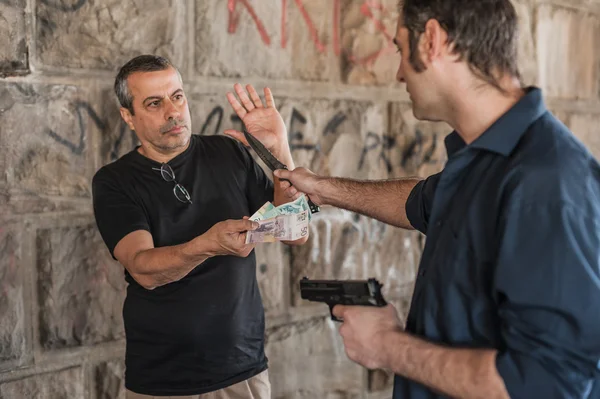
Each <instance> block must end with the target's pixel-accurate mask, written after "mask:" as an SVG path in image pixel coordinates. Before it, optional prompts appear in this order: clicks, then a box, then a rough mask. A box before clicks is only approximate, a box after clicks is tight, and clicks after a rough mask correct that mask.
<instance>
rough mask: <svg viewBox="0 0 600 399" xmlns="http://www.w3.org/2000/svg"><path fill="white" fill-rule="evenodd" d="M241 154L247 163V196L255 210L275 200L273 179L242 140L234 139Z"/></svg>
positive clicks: (251, 209) (250, 205)
mask: <svg viewBox="0 0 600 399" xmlns="http://www.w3.org/2000/svg"><path fill="white" fill-rule="evenodd" d="M234 142H235V143H236V146H237V148H238V151H239V153H240V156H241V157H242V159H243V161H244V164H245V165H246V171H247V178H246V197H247V199H248V205H249V207H250V212H252V213H253V212H255V211H256V210H258V209H259V208H260V207H261V206H263V204H264V203H265V202H267V201H271V202H272V201H273V197H274V190H273V181H272V180H271V179H270V178H269V177H268V176H267V174H266V173H265V172H264V170H263V168H261V167H260V165H259V164H258V163H257V162H256V161H255V160H254V158H252V155H250V152H249V151H248V149H247V148H245V147H244V146H243V145H242V144H241V143H240V142H238V141H236V140H234Z"/></svg>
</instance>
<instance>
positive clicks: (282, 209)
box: [250, 195, 312, 221]
mask: <svg viewBox="0 0 600 399" xmlns="http://www.w3.org/2000/svg"><path fill="white" fill-rule="evenodd" d="M302 211H308V220H309V221H310V220H311V219H312V212H310V207H309V206H308V201H307V200H306V196H304V195H302V196H300V197H299V198H297V199H296V200H295V201H293V202H288V203H286V204H283V205H279V206H277V207H276V206H275V205H273V204H272V203H271V202H268V201H267V202H265V203H264V205H263V206H261V207H260V209H259V210H258V211H256V212H255V213H254V214H253V215H252V216H250V220H255V221H257V220H265V219H270V218H274V217H275V216H278V215H293V214H296V213H300V212H302Z"/></svg>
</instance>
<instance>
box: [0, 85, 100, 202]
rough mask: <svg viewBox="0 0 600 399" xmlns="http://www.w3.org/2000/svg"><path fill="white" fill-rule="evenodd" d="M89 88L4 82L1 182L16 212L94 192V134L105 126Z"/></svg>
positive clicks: (0, 93) (0, 109) (1, 92)
mask: <svg viewBox="0 0 600 399" xmlns="http://www.w3.org/2000/svg"><path fill="white" fill-rule="evenodd" d="M90 93H91V92H90V91H89V90H86V89H84V88H81V87H76V86H70V85H69V86H66V85H53V84H29V83H0V123H1V124H2V134H1V135H0V176H1V177H0V181H2V183H4V184H6V189H7V190H6V191H7V194H9V197H10V198H9V199H8V201H9V202H11V205H12V209H13V210H14V211H15V212H40V211H56V210H64V209H68V207H69V205H68V204H67V201H65V200H66V199H67V198H69V199H74V200H75V199H86V198H89V196H90V195H91V189H90V181H91V177H92V172H93V165H92V162H91V159H92V158H91V157H90V156H91V155H93V152H90V150H89V147H90V135H91V134H93V133H95V132H98V131H102V130H103V129H105V127H106V126H105V122H104V121H103V120H102V119H101V118H100V117H99V116H98V114H97V112H96V110H95V108H94V106H93V105H92V104H91V103H90V101H89V98H90V97H91V95H90ZM12 197H14V199H13V198H12Z"/></svg>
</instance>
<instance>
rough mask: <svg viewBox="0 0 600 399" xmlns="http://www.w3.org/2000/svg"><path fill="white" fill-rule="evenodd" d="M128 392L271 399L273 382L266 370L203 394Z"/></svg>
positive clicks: (145, 398)
mask: <svg viewBox="0 0 600 399" xmlns="http://www.w3.org/2000/svg"><path fill="white" fill-rule="evenodd" d="M126 392H127V394H126V396H125V398H126V399H167V398H170V399H271V383H270V382H269V371H268V370H265V371H263V372H262V373H260V374H257V375H255V376H254V377H252V378H249V379H247V380H245V381H242V382H238V383H237V384H234V385H231V386H229V387H227V388H223V389H219V390H218V391H213V392H209V393H205V394H202V395H191V396H151V395H142V394H139V393H135V392H131V391H130V390H127V391H126Z"/></svg>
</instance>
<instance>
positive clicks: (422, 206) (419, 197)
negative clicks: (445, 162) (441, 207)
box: [406, 172, 442, 234]
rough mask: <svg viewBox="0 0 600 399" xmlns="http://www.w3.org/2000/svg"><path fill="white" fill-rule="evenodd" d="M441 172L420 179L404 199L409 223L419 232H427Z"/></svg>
mask: <svg viewBox="0 0 600 399" xmlns="http://www.w3.org/2000/svg"><path fill="white" fill-rule="evenodd" d="M441 175H442V173H441V172H440V173H436V174H435V175H431V176H429V177H428V178H427V179H425V180H422V181H420V182H419V183H417V184H416V185H415V187H414V188H413V189H412V191H411V192H410V195H409V196H408V199H407V200H406V216H407V218H408V221H409V222H410V225H411V226H412V227H414V228H415V229H416V230H419V231H420V232H421V233H423V234H426V233H427V227H428V226H429V216H430V215H431V208H432V206H433V197H434V195H435V190H436V188H437V185H438V182H439V181H440V177H441Z"/></svg>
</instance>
